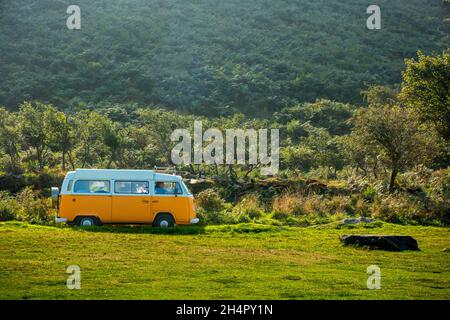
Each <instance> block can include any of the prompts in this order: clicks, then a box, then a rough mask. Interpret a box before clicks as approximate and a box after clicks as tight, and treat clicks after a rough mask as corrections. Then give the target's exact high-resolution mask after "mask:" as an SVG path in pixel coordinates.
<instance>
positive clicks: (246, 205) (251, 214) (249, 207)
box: [231, 194, 264, 222]
mask: <svg viewBox="0 0 450 320" xmlns="http://www.w3.org/2000/svg"><path fill="white" fill-rule="evenodd" d="M231 213H232V215H233V216H234V217H235V218H236V220H237V221H238V222H250V221H252V220H255V219H257V218H261V217H262V216H263V214H264V208H263V207H262V205H261V202H260V200H259V197H258V196H257V195H256V194H248V195H246V196H244V197H243V198H242V199H241V200H240V201H239V202H238V204H237V205H236V206H234V207H233V209H232V212H231Z"/></svg>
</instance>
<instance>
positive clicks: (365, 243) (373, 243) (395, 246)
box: [340, 234, 419, 251]
mask: <svg viewBox="0 0 450 320" xmlns="http://www.w3.org/2000/svg"><path fill="white" fill-rule="evenodd" d="M340 240H341V242H343V243H344V245H346V246H355V247H364V248H368V249H373V250H386V251H404V250H415V251H418V250H419V246H418V245H417V241H416V240H415V239H414V238H413V237H410V236H384V235H371V234H370V235H355V234H351V235H342V236H340Z"/></svg>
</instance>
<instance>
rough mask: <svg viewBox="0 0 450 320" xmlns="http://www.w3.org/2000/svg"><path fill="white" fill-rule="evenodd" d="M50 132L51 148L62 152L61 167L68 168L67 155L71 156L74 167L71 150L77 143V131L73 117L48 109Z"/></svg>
mask: <svg viewBox="0 0 450 320" xmlns="http://www.w3.org/2000/svg"><path fill="white" fill-rule="evenodd" d="M46 118H47V119H48V126H49V128H50V130H51V133H50V137H49V138H50V148H51V150H52V151H59V152H61V168H62V170H63V171H65V170H66V156H67V155H68V156H69V161H70V164H71V165H72V169H74V163H73V159H72V154H71V150H72V149H73V146H74V144H75V131H74V125H73V121H72V119H70V118H69V117H68V116H66V115H65V114H64V113H63V112H60V111H55V110H48V111H47V116H46Z"/></svg>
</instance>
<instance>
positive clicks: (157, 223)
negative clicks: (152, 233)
mask: <svg viewBox="0 0 450 320" xmlns="http://www.w3.org/2000/svg"><path fill="white" fill-rule="evenodd" d="M174 225H175V220H174V219H173V217H172V215H171V214H170V213H159V214H158V215H157V216H156V218H155V220H154V221H153V226H154V227H159V228H173V226H174Z"/></svg>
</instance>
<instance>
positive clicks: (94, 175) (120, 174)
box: [67, 169, 181, 181]
mask: <svg viewBox="0 0 450 320" xmlns="http://www.w3.org/2000/svg"><path fill="white" fill-rule="evenodd" d="M67 177H70V178H73V179H77V180H79V179H86V180H88V179H89V180H90V179H108V180H109V179H113V180H138V181H139V180H158V179H162V180H166V181H167V180H169V181H177V180H180V179H181V177H180V176H175V175H170V174H164V173H155V172H154V171H153V170H124V169H76V170H75V171H71V172H68V173H67Z"/></svg>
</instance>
